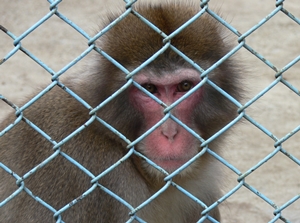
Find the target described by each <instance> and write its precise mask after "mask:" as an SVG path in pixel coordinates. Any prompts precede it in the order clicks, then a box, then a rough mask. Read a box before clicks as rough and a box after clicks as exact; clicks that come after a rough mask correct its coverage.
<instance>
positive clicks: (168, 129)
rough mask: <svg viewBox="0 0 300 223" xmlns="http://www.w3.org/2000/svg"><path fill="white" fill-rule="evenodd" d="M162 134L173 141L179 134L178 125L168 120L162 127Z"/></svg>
mask: <svg viewBox="0 0 300 223" xmlns="http://www.w3.org/2000/svg"><path fill="white" fill-rule="evenodd" d="M161 133H162V134H163V135H164V136H165V137H166V138H168V139H169V140H171V141H173V140H174V138H175V136H176V135H177V133H178V124H177V123H175V122H174V121H173V120H171V119H168V120H167V121H166V122H165V123H164V124H162V125H161Z"/></svg>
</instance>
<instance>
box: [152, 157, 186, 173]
mask: <svg viewBox="0 0 300 223" xmlns="http://www.w3.org/2000/svg"><path fill="white" fill-rule="evenodd" d="M151 160H152V161H153V162H154V163H155V164H157V165H158V166H160V167H161V168H163V169H164V170H166V171H167V172H174V171H175V170H177V169H178V168H179V167H181V166H182V165H184V164H185V163H186V162H188V161H189V160H190V158H188V157H184V158H183V157H181V158H178V157H164V158H161V157H160V158H153V159H151Z"/></svg>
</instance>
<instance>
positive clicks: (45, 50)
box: [0, 0, 300, 223]
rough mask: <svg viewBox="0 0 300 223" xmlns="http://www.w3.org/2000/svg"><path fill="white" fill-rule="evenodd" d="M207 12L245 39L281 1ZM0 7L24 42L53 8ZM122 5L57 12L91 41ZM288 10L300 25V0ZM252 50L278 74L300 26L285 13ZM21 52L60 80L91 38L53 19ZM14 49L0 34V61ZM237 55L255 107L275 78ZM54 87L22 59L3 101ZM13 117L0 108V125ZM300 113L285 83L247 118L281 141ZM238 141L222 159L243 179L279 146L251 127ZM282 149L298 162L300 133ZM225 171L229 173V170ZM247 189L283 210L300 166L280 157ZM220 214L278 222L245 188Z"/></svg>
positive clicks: (217, 4) (0, 81)
mask: <svg viewBox="0 0 300 223" xmlns="http://www.w3.org/2000/svg"><path fill="white" fill-rule="evenodd" d="M209 4H210V7H211V8H212V9H216V10H217V11H218V12H221V14H222V16H223V17H224V18H225V19H226V21H228V22H230V23H231V25H233V26H234V27H235V28H236V29H237V30H238V31H239V32H240V33H245V32H247V31H248V30H249V29H250V28H251V27H253V26H254V25H256V24H257V23H259V22H260V21H261V20H262V19H263V18H265V17H266V16H267V15H268V14H269V13H270V12H272V11H273V10H274V9H275V1H271V0H268V1H261V0H251V1H249V0H226V1H225V0H222V1H217V0H211V1H210V3H209ZM0 5H1V6H0V24H1V25H2V26H4V27H5V28H7V29H8V30H9V31H10V32H11V33H13V34H14V35H15V36H19V35H21V34H22V33H23V32H24V31H25V30H27V29H28V28H29V27H31V26H32V25H33V24H35V23H36V22H37V21H38V20H40V19H41V18H42V17H44V16H45V15H46V14H47V13H48V12H49V3H48V2H47V1H46V0H44V1H42V0H40V1H29V0H22V1H12V0H1V4H0ZM124 5H125V4H124V2H123V1H122V0H89V1H80V0H64V1H63V2H62V3H61V4H60V5H59V11H60V12H61V13H62V14H64V15H65V16H66V17H68V18H69V19H71V20H72V21H73V22H74V23H76V24H77V25H79V26H80V27H81V28H82V29H83V30H85V31H86V32H87V33H88V34H89V35H92V34H93V33H94V30H95V29H97V21H98V20H99V18H100V17H101V15H103V13H104V12H105V11H107V10H112V9H113V8H114V7H115V6H118V7H124ZM284 7H285V8H286V9H287V10H288V11H289V12H291V13H292V14H293V15H295V16H296V17H298V18H300V2H299V1H298V0H287V1H285V2H284ZM246 42H247V44H248V45H249V46H251V47H252V48H253V49H254V50H255V51H257V52H259V53H260V54H261V55H263V56H264V57H265V58H266V59H267V60H269V61H270V62H271V63H272V64H273V65H275V66H276V67H277V68H278V70H280V69H282V68H283V67H284V66H286V65H287V64H288V63H290V62H291V61H292V60H293V59H295V58H296V57H298V56H299V55H300V25H298V24H297V23H296V22H294V21H292V20H291V19H290V18H288V17H287V16H286V15H285V14H283V13H282V12H279V13H278V14H277V15H276V16H275V17H273V18H272V19H271V20H269V21H268V22H267V23H266V24H264V25H263V26H262V27H261V28H259V29H258V30H256V31H255V32H253V33H252V34H251V35H250V36H249V37H247V39H246ZM236 45H237V43H236ZM22 46H23V47H25V48H26V49H27V50H29V51H30V52H31V53H33V54H34V55H35V56H37V57H38V58H39V59H40V60H42V61H43V62H44V63H46V64H47V65H48V66H50V67H51V68H52V69H53V70H54V71H56V72H57V71H59V70H60V69H62V68H63V67H64V66H65V65H66V64H67V63H69V62H70V61H72V60H73V59H74V58H75V57H77V56H78V55H79V54H80V53H82V52H83V51H84V50H85V49H86V48H87V44H86V40H85V38H83V37H82V36H81V35H80V34H78V33H77V32H76V31H75V30H73V29H72V28H70V27H69V26H68V25H67V24H65V23H64V22H62V21H61V20H60V19H59V18H57V17H55V16H53V17H52V18H50V19H49V20H48V21H46V22H45V23H44V24H43V25H41V26H40V27H39V28H37V29H36V30H35V31H33V32H32V33H31V34H30V35H28V36H27V37H26V38H25V39H24V40H23V41H22ZM13 48H14V46H13V44H12V40H11V38H10V37H8V36H7V35H6V34H4V33H3V32H1V31H0V58H3V57H5V56H6V55H7V54H8V53H9V52H10V51H11V50H12V49H13ZM239 55H240V57H241V58H242V60H243V61H244V66H245V67H246V69H247V70H248V72H245V79H246V82H247V88H248V91H249V93H248V95H247V97H248V98H249V99H247V100H246V101H245V102H247V101H248V100H250V99H251V98H253V97H254V96H256V95H257V94H258V93H259V92H261V91H262V90H263V89H265V88H266V87H267V86H269V85H270V84H271V83H272V82H273V81H274V80H275V72H274V70H272V69H271V68H270V67H268V66H266V65H265V64H264V63H263V62H262V61H260V60H259V59H258V58H257V57H255V56H254V55H253V54H251V53H250V52H249V51H247V50H245V49H242V50H241V51H240V52H239ZM82 64H84V61H83V62H80V63H78V64H76V65H75V66H74V67H72V68H71V69H70V70H69V71H68V72H67V73H74V72H76V70H78V69H80V67H82ZM299 74H300V63H298V64H295V65H294V66H293V67H291V68H290V69H288V70H287V71H286V72H285V73H284V74H283V77H284V79H285V80H286V81H288V82H289V83H290V84H292V85H293V86H294V87H296V88H297V89H298V90H299V89H300V76H299ZM49 83H51V75H50V74H49V73H47V72H46V71H45V70H44V69H43V68H41V67H40V66H39V65H37V64H36V63H35V62H34V61H32V60H31V59H30V58H28V57H27V56H26V55H25V54H23V53H22V52H21V51H19V52H17V53H16V54H15V55H14V56H12V57H11V58H10V59H9V60H8V61H6V62H5V63H4V64H2V65H1V66H0V95H3V96H5V97H6V98H7V99H9V100H10V101H12V102H14V103H16V104H17V105H19V103H20V101H22V98H24V97H25V96H26V95H28V94H29V93H31V92H33V91H34V89H35V88H36V87H37V86H40V85H42V84H49ZM10 110H11V108H10V107H9V106H8V105H7V104H5V103H4V102H3V101H1V100H0V119H1V118H4V117H5V114H7V113H8V112H9V111H10ZM299 111H300V100H299V96H298V95H297V94H296V93H294V92H292V91H291V90H290V89H289V88H287V87H286V86H285V85H283V84H282V83H279V84H277V85H276V86H275V87H273V88H272V89H271V90H270V91H269V92H267V93H266V94H265V95H264V96H263V97H261V98H260V99H259V100H257V101H256V102H255V103H254V104H252V105H251V106H250V107H249V108H247V110H246V113H247V114H248V115H249V116H250V117H252V118H253V119H254V120H255V121H256V122H258V123H259V124H261V125H263V126H264V127H265V128H266V129H268V130H269V131H270V132H271V133H272V134H273V135H274V136H276V137H277V138H279V139H280V138H282V137H284V136H285V135H287V134H288V133H290V132H291V131H292V130H293V129H295V128H296V127H297V126H299V125H300V112H299ZM234 134H235V136H234V137H231V140H230V141H229V142H228V143H227V144H226V147H225V148H224V151H225V153H224V157H225V158H226V159H227V160H228V161H229V162H230V163H231V164H232V165H234V166H235V167H236V168H237V169H239V170H240V171H241V172H242V173H244V172H245V171H248V170H249V169H251V168H252V167H253V166H255V165H256V164H257V163H259V162H260V160H262V159H263V158H264V157H266V156H267V155H268V154H270V153H271V152H272V151H273V150H274V149H275V148H274V140H273V139H271V138H270V137H269V136H267V135H266V134H264V133H263V132H262V131H261V130H259V129H258V128H256V127H255V126H253V125H252V124H250V123H249V122H248V121H244V123H242V124H239V125H238V126H237V127H236V128H235V131H234ZM282 146H283V148H284V149H285V150H286V151H288V152H289V153H291V154H292V155H293V156H295V157H296V158H298V160H299V159H300V149H299V133H296V134H295V135H293V136H292V137H291V138H289V139H288V140H287V141H285V142H284V143H283V144H282ZM224 169H227V167H225V166H224ZM227 179H228V185H227V186H226V187H225V189H224V192H228V191H230V190H231V189H232V188H233V187H235V186H236V185H238V182H237V180H236V179H237V175H236V174H235V173H233V172H232V171H228V176H227ZM246 182H247V183H248V184H249V185H251V186H253V187H254V188H256V189H257V190H258V191H259V192H260V193H263V194H264V195H265V196H267V197H268V198H269V199H270V200H272V201H273V202H274V203H275V204H276V205H277V206H282V205H284V204H285V203H286V202H287V201H289V200H291V199H292V198H293V197H295V196H297V195H298V196H299V194H300V166H299V165H297V164H296V163H295V162H293V161H292V160H291V159H289V158H288V157H287V156H285V155H283V154H282V153H278V154H276V155H275V156H274V157H273V158H272V159H271V160H269V161H268V162H266V163H264V164H263V165H262V166H261V167H260V168H258V169H257V170H255V171H254V172H253V173H251V174H250V175H249V176H248V177H247V178H246ZM220 208H221V213H222V217H223V221H222V222H226V223H228V222H249V223H253V222H257V223H263V222H270V221H271V220H272V219H273V217H274V215H273V211H274V208H273V207H272V206H271V205H270V204H268V203H266V202H265V201H263V200H262V199H260V198H259V197H258V196H257V195H256V194H254V193H252V192H251V191H249V190H248V189H247V188H246V187H242V188H240V189H239V190H238V191H237V192H236V193H234V194H233V195H232V196H231V197H229V198H228V199H227V200H226V202H224V203H222V204H220ZM282 215H283V216H284V217H285V218H286V219H288V220H289V221H290V222H293V223H296V222H298V223H300V199H299V200H297V201H296V202H294V203H293V204H292V205H290V206H288V207H287V208H286V209H284V210H283V211H282ZM276 222H282V221H281V220H277V221H276Z"/></svg>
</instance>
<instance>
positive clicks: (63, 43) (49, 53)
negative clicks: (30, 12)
mask: <svg viewBox="0 0 300 223" xmlns="http://www.w3.org/2000/svg"><path fill="white" fill-rule="evenodd" d="M68 29H70V32H69V35H68V36H65V33H64V31H63V30H68ZM40 36H44V37H45V38H40ZM47 36H52V38H51V39H49V38H46V37H47ZM21 42H22V46H23V47H25V48H26V49H27V50H28V51H30V52H31V53H32V54H33V55H34V56H36V57H38V58H39V59H40V60H41V61H42V62H43V63H45V64H46V65H47V66H49V67H50V68H51V69H52V70H54V71H55V72H57V71H59V70H60V69H62V68H63V67H64V66H65V65H66V64H67V63H69V62H71V61H72V60H74V59H75V58H76V57H77V56H79V55H80V54H81V53H82V52H83V51H84V50H86V49H87V48H88V45H87V39H86V38H84V37H83V36H82V35H80V34H79V33H78V32H77V31H75V30H74V29H73V28H72V27H70V26H69V25H68V24H66V23H65V22H64V21H62V20H61V19H60V18H58V17H57V16H56V15H53V16H52V17H51V18H49V19H48V20H47V21H45V22H44V23H43V25H42V26H40V27H38V28H37V29H35V30H34V31H33V32H32V33H30V34H29V35H28V36H27V37H26V38H25V39H24V40H22V41H21ZM37 49H38V50H37Z"/></svg>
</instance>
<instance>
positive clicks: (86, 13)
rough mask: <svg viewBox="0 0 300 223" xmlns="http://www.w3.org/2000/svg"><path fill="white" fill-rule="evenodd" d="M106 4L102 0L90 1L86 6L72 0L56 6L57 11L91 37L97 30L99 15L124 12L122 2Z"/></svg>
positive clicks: (116, 1) (83, 3)
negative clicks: (109, 12)
mask: <svg viewBox="0 0 300 223" xmlns="http://www.w3.org/2000/svg"><path fill="white" fill-rule="evenodd" d="M107 3H108V2H106V1H103V0H102V1H101V0H100V1H99V0H90V1H89V5H87V4H86V2H84V1H78V2H76V3H74V1H73V0H63V1H62V2H60V3H59V5H58V11H59V12H60V13H61V14H63V15H64V16H66V17H67V18H68V19H70V20H71V21H72V22H74V23H75V24H76V25H78V26H79V27H81V28H83V29H84V31H86V32H87V33H88V34H90V35H93V34H94V31H98V30H99V22H101V20H102V19H101V15H103V14H105V13H106V12H108V11H112V12H120V11H124V8H125V2H124V1H123V0H113V1H109V4H107ZM75 4H76V7H75ZM90 5H92V7H90ZM95 12H96V13H95ZM91 21H93V22H91ZM94 21H96V22H94Z"/></svg>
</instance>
